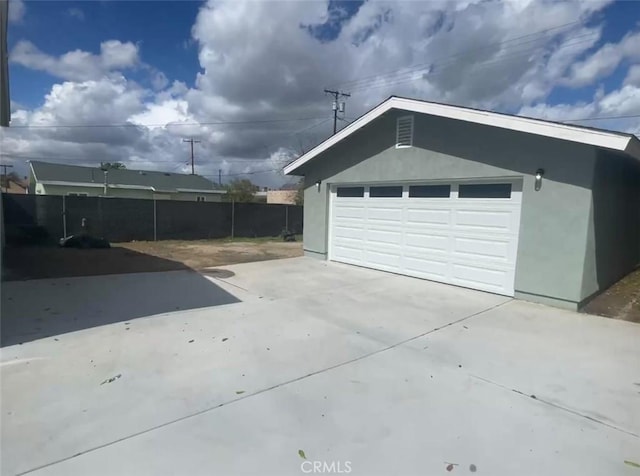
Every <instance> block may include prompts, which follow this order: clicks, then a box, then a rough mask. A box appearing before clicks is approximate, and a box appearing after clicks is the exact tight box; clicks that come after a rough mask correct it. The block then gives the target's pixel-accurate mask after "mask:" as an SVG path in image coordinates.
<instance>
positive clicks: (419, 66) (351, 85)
mask: <svg viewBox="0 0 640 476" xmlns="http://www.w3.org/2000/svg"><path fill="white" fill-rule="evenodd" d="M578 23H580V21H573V22H569V23H564V24H562V25H558V26H555V27H551V28H546V29H543V30H539V31H537V32H534V33H529V34H527V35H523V36H518V37H515V38H510V39H507V40H501V41H498V42H494V43H490V44H488V45H485V46H482V47H479V48H471V49H467V50H463V51H461V52H459V53H456V54H453V55H446V56H441V57H439V58H436V59H435V60H433V61H430V62H427V63H416V64H413V65H410V66H408V67H407V68H405V69H413V70H415V69H423V68H424V67H426V66H430V65H432V64H434V62H439V61H442V60H445V59H451V58H455V57H459V56H463V55H467V54H469V53H474V52H479V51H483V50H487V49H492V48H494V47H497V46H504V45H506V44H508V43H512V42H516V44H515V45H510V46H521V45H524V44H526V43H531V42H535V41H539V40H542V39H544V38H545V36H544V34H545V33H548V32H550V31H553V30H562V29H564V28H566V27H568V26H572V25H576V24H578ZM541 34H543V35H542V36H540V37H539V38H534V39H530V40H527V41H524V42H522V41H520V40H523V39H525V38H529V37H532V36H537V35H541ZM518 42H519V43H518ZM397 73H398V70H393V71H387V72H385V73H378V74H373V75H369V76H363V77H361V78H357V79H353V80H350V81H344V82H342V83H338V85H339V86H341V87H349V88H351V89H354V88H355V87H356V85H357V84H358V83H361V82H363V81H364V82H368V80H371V79H378V78H380V77H381V76H389V75H395V74H397Z"/></svg>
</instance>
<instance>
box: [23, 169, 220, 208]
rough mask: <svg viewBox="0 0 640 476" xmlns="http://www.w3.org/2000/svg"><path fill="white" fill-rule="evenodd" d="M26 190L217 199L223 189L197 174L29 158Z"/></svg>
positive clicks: (207, 200)
mask: <svg viewBox="0 0 640 476" xmlns="http://www.w3.org/2000/svg"><path fill="white" fill-rule="evenodd" d="M29 193H35V194H37V195H80V196H88V197H118V198H146V199H156V200H186V201H198V202H219V201H221V199H222V195H223V194H224V193H226V192H225V191H224V190H222V189H219V188H217V187H216V186H215V185H214V184H213V183H212V182H211V181H209V180H207V179H206V178H204V177H200V176H199V175H185V174H176V173H169V172H150V171H146V170H129V169H110V170H108V171H103V170H102V169H100V168H99V167H81V166H78V165H64V164H54V163H51V162H37V161H31V162H30V177H29Z"/></svg>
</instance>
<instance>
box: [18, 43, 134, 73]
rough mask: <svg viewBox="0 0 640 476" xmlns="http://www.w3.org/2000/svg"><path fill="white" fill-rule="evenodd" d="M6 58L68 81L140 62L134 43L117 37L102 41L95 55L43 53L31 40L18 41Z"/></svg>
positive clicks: (132, 65) (80, 52)
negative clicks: (116, 38) (121, 40)
mask: <svg viewBox="0 0 640 476" xmlns="http://www.w3.org/2000/svg"><path fill="white" fill-rule="evenodd" d="M9 59H10V61H11V62H12V63H16V64H20V65H22V66H24V67H26V68H30V69H35V70H38V71H45V72H47V73H49V74H51V75H52V76H56V77H58V78H61V79H69V80H72V81H86V80H90V79H99V78H101V77H102V76H104V75H105V74H107V73H109V72H111V71H114V70H123V69H127V68H132V67H135V66H136V65H138V64H139V61H140V59H139V57H138V47H137V46H136V45H134V44H133V43H129V42H127V43H122V42H120V41H118V40H109V41H104V42H102V43H101V44H100V54H98V55H94V54H92V53H89V52H87V51H82V50H75V51H70V52H68V53H65V54H63V55H61V56H58V57H56V56H52V55H48V54H46V53H43V52H42V51H40V50H39V49H38V47H36V46H35V45H34V44H33V43H31V42H29V41H24V40H22V41H19V42H18V43H17V44H16V46H15V47H14V48H13V50H12V51H11V54H10V55H9Z"/></svg>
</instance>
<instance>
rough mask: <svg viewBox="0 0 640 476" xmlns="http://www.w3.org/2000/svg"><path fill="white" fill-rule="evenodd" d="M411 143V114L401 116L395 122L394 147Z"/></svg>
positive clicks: (397, 147) (410, 144) (398, 147)
mask: <svg viewBox="0 0 640 476" xmlns="http://www.w3.org/2000/svg"><path fill="white" fill-rule="evenodd" d="M412 145H413V116H402V117H399V118H398V121H397V124H396V149H400V148H402V147H411V146H412Z"/></svg>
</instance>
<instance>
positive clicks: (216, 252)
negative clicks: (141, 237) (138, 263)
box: [114, 239, 302, 269]
mask: <svg viewBox="0 0 640 476" xmlns="http://www.w3.org/2000/svg"><path fill="white" fill-rule="evenodd" d="M114 246H116V247H121V248H125V249H127V250H131V251H135V252H138V253H144V254H147V255H151V256H156V257H158V258H162V259H166V260H172V261H177V262H180V263H183V264H184V265H185V266H187V267H189V268H193V269H204V268H211V267H214V266H222V265H225V264H237V263H248V262H251V261H265V260H270V259H280V258H294V257H296V256H302V240H300V241H297V242H294V243H285V242H283V241H282V240H275V239H247V240H230V239H225V240H199V241H174V240H168V241H134V242H131V243H117V244H116V245H114Z"/></svg>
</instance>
